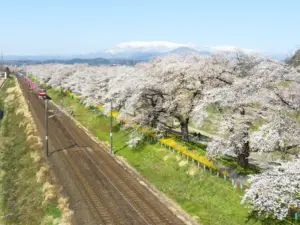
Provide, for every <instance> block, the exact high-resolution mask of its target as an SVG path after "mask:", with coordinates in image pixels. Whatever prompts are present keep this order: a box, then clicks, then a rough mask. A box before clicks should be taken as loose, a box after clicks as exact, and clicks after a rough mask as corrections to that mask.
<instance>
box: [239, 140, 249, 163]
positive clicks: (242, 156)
mask: <svg viewBox="0 0 300 225" xmlns="http://www.w3.org/2000/svg"><path fill="white" fill-rule="evenodd" d="M249 155H250V146H249V142H248V141H247V142H246V143H244V146H243V151H242V153H240V154H238V156H237V160H238V165H239V166H240V167H242V168H244V169H245V168H247V167H248V166H249V159H248V158H249Z"/></svg>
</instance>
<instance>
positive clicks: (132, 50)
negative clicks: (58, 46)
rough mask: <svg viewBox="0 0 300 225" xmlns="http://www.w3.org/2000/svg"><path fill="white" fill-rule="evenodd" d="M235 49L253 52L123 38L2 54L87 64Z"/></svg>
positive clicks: (19, 59) (17, 60)
mask: <svg viewBox="0 0 300 225" xmlns="http://www.w3.org/2000/svg"><path fill="white" fill-rule="evenodd" d="M237 51H245V52H255V51H254V50H249V49H240V48H237V47H233V46H219V47H203V48H196V47H195V46H194V45H192V44H178V43H173V42H163V41H152V42H125V43H120V44H118V45H116V46H115V47H114V48H112V49H107V50H104V51H100V52H95V53H89V54H78V55H42V56H38V55H36V56H35V55H32V56H18V55H8V56H4V58H5V61H6V63H9V64H15V65H20V64H37V63H65V64H74V63H87V64H90V65H101V64H125V65H134V64H136V63H138V62H142V61H148V60H150V59H151V58H152V57H155V56H161V55H167V54H172V53H175V54H182V53H184V52H195V53H199V54H202V55H210V54H214V53H216V52H231V53H235V52H237ZM273 58H276V59H280V58H282V56H279V55H276V56H275V55H274V57H273Z"/></svg>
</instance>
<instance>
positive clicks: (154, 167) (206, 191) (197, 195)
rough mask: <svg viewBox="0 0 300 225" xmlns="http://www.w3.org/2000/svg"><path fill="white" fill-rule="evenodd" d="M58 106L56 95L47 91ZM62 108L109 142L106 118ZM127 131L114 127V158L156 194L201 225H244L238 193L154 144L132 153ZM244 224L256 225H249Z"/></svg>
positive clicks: (244, 214)
mask: <svg viewBox="0 0 300 225" xmlns="http://www.w3.org/2000/svg"><path fill="white" fill-rule="evenodd" d="M48 94H49V95H50V96H51V97H52V99H53V101H55V102H56V103H59V99H58V93H56V92H54V91H53V90H49V91H48ZM64 106H66V107H67V108H70V109H72V110H73V114H74V117H75V118H76V119H77V120H78V121H79V122H80V123H81V124H83V125H84V126H86V127H87V128H88V129H89V130H90V131H91V132H92V133H93V134H95V136H97V137H98V138H99V139H100V140H102V141H104V142H107V143H108V141H109V118H107V117H104V116H100V115H97V114H96V113H94V112H93V111H91V110H89V109H87V108H85V107H83V106H82V105H80V104H79V103H77V102H76V100H73V99H71V98H70V97H64ZM129 133H130V131H129V130H120V129H119V126H118V125H117V124H116V123H114V133H113V145H114V151H115V152H116V154H117V155H119V156H122V157H124V158H125V159H126V160H127V161H128V162H129V163H130V164H131V165H132V166H133V167H134V168H136V169H137V170H138V171H139V172H140V173H141V174H142V175H143V176H144V177H146V178H147V179H148V180H149V181H150V182H151V183H152V184H154V185H155V186H156V187H157V188H158V189H159V190H160V191H162V192H163V193H165V194H166V195H167V196H168V197H169V198H171V199H173V200H174V201H175V202H177V203H178V204H179V205H180V206H181V207H182V208H183V209H184V210H185V211H186V212H188V213H189V214H190V215H191V216H194V217H195V218H197V219H198V221H199V222H200V223H201V224H205V225H206V224H220V225H227V224H228V225H238V224H239V225H240V224H246V220H247V216H248V209H246V208H244V206H243V205H241V204H240V200H241V196H242V194H243V193H242V192H240V191H238V190H237V189H235V188H233V187H232V186H231V184H230V183H228V182H226V181H224V180H223V179H221V178H217V177H211V176H210V175H209V173H207V172H205V173H203V171H202V170H199V169H198V168H196V166H195V165H192V164H191V163H190V162H189V163H188V162H187V161H185V160H182V159H181V158H180V157H179V156H178V155H176V154H175V153H171V152H168V151H167V150H166V149H165V148H162V147H160V146H159V145H158V144H152V143H150V142H147V141H146V142H144V143H143V144H139V145H138V146H137V148H135V149H132V148H129V147H128V146H127V145H126V142H127V141H128V138H129ZM247 224H260V222H255V221H249V222H248V223H247Z"/></svg>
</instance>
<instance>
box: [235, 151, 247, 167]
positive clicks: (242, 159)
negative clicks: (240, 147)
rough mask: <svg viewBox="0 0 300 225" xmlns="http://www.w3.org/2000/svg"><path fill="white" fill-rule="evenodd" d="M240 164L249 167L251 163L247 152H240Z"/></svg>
mask: <svg viewBox="0 0 300 225" xmlns="http://www.w3.org/2000/svg"><path fill="white" fill-rule="evenodd" d="M237 158H238V165H239V166H240V167H242V168H244V169H245V168H247V167H248V165H249V161H248V156H246V154H240V155H238V157H237Z"/></svg>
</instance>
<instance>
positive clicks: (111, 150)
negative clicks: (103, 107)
mask: <svg viewBox="0 0 300 225" xmlns="http://www.w3.org/2000/svg"><path fill="white" fill-rule="evenodd" d="M110 154H113V146H112V99H111V100H110Z"/></svg>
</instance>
